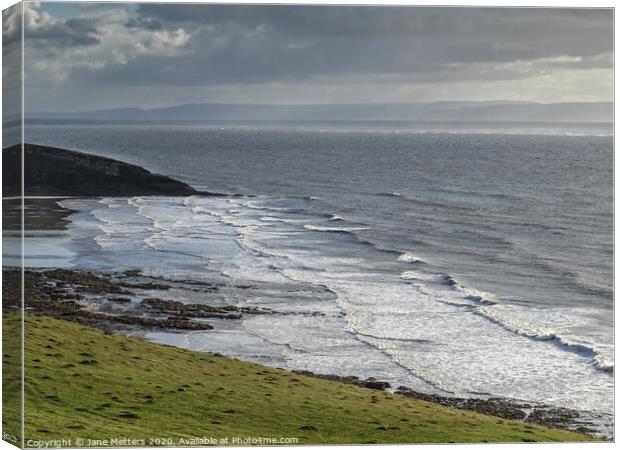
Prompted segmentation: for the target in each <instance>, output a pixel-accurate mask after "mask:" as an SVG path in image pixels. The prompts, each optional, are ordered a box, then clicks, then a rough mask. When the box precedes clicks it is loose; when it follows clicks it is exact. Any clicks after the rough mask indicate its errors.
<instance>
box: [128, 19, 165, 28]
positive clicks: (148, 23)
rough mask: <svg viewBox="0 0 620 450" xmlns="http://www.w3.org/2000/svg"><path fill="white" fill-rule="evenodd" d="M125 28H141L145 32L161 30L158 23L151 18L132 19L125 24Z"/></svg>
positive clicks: (161, 26) (160, 25)
mask: <svg viewBox="0 0 620 450" xmlns="http://www.w3.org/2000/svg"><path fill="white" fill-rule="evenodd" d="M125 26H126V27H127V28H142V29H145V30H163V28H164V27H163V25H162V24H161V22H160V21H158V20H156V19H153V18H151V17H132V18H130V19H129V20H128V21H127V22H126V23H125Z"/></svg>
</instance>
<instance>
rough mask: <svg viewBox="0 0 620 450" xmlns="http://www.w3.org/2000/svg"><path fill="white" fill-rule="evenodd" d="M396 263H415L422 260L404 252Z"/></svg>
mask: <svg viewBox="0 0 620 450" xmlns="http://www.w3.org/2000/svg"><path fill="white" fill-rule="evenodd" d="M397 261H402V262H408V263H415V262H422V259H421V258H419V257H417V256H416V255H414V254H413V253H409V252H405V253H403V254H402V255H400V256H399V257H398V258H397Z"/></svg>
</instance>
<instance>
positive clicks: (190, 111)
mask: <svg viewBox="0 0 620 450" xmlns="http://www.w3.org/2000/svg"><path fill="white" fill-rule="evenodd" d="M26 119H27V120H33V119H34V120H59V119H79V120H128V121H132V120H133V121H277V122H286V121H378V120H384V121H420V122H426V121H429V122H437V121H442V122H452V121H454V122H487V121H490V122H612V121H613V103H551V104H544V103H533V102H508V101H505V102H501V101H498V102H435V103H371V104H330V105H251V104H245V105H244V104H224V103H194V104H186V105H179V106H172V107H167V108H157V109H140V108H121V109H106V110H97V111H81V112H75V113H50V112H43V113H29V114H28V115H27V117H26Z"/></svg>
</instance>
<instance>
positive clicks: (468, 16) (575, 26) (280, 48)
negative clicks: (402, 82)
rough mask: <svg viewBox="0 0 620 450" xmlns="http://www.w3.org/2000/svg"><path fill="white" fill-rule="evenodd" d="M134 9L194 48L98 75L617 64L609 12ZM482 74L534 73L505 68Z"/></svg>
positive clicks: (209, 78)
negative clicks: (183, 34)
mask: <svg viewBox="0 0 620 450" xmlns="http://www.w3.org/2000/svg"><path fill="white" fill-rule="evenodd" d="M137 12H138V15H137V17H135V18H132V19H131V20H130V21H129V22H128V23H127V26H131V27H142V28H147V29H162V28H169V29H174V28H176V27H179V26H183V27H184V28H185V29H187V30H188V31H189V32H190V34H191V35H192V39H191V41H190V42H189V43H188V46H187V48H188V49H189V50H190V51H191V55H189V56H188V57H186V58H182V59H179V60H177V61H170V60H169V59H168V60H167V61H164V60H163V59H162V60H160V59H158V57H157V56H153V55H148V56H145V57H143V58H138V59H137V60H136V61H135V62H134V64H131V65H126V66H116V67H106V68H105V69H104V70H102V71H101V72H100V73H99V74H98V79H99V80H100V81H101V82H105V81H106V80H108V81H110V82H113V81H116V82H121V81H123V80H124V81H125V82H130V83H131V80H132V79H134V80H135V82H136V83H147V84H148V83H169V82H175V81H176V82H183V83H193V84H196V83H198V84H202V83H219V82H222V81H231V82H256V81H266V80H272V81H277V80H290V79H294V78H313V77H322V76H326V75H330V74H334V75H355V74H370V75H376V74H392V75H397V74H407V75H408V76H409V77H410V78H411V79H412V80H425V79H429V80H432V79H433V78H435V79H438V80H439V79H447V80H449V79H458V78H460V77H463V76H465V77H472V76H475V74H474V73H472V72H471V71H469V72H466V73H465V74H461V73H459V71H456V70H454V67H456V66H457V65H459V64H460V65H471V64H485V63H486V64H505V63H510V62H513V61H523V60H537V59H541V58H548V59H553V58H561V57H573V60H569V61H565V62H563V64H565V65H566V67H567V68H570V67H580V68H599V67H611V57H606V58H601V57H597V56H598V55H600V54H605V53H609V54H611V49H612V42H611V27H612V23H611V14H610V11H609V10H550V9H473V8H451V9H447V8H416V7H380V8H377V7H344V6H336V7H330V6H265V5H261V6H244V5H241V6H231V5H165V4H143V5H139V7H138V10H137ZM548 64H549V68H553V66H554V64H555V65H557V64H558V63H557V61H556V62H554V61H552V60H551V61H549V63H548ZM433 72H436V73H435V74H433ZM478 76H479V77H480V78H481V79H484V78H493V77H495V78H496V79H505V78H510V77H513V78H522V77H525V76H528V73H527V72H526V71H523V70H513V69H510V68H501V69H499V70H490V71H489V70H484V71H483V72H482V73H480V74H479V75H478ZM137 77H139V78H137Z"/></svg>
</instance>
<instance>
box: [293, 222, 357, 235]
mask: <svg viewBox="0 0 620 450" xmlns="http://www.w3.org/2000/svg"><path fill="white" fill-rule="evenodd" d="M304 228H305V229H306V230H310V231H325V232H328V233H352V232H355V231H365V230H368V228H365V227H324V226H320V225H312V224H308V225H304Z"/></svg>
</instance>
